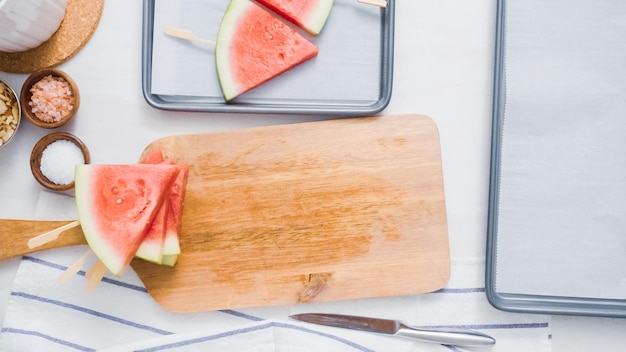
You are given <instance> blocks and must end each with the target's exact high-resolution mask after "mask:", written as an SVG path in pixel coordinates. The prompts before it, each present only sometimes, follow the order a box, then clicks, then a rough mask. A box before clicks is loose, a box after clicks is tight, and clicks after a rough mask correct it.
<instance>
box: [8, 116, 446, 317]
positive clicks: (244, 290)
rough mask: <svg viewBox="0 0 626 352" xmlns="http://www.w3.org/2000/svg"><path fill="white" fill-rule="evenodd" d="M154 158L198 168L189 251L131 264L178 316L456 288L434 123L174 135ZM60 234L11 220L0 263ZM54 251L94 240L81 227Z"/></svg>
mask: <svg viewBox="0 0 626 352" xmlns="http://www.w3.org/2000/svg"><path fill="white" fill-rule="evenodd" d="M156 147H159V148H161V149H162V150H163V154H164V156H165V157H167V158H170V159H173V160H175V162H176V163H179V164H188V165H189V166H190V172H189V178H188V185H187V190H186V196H185V205H184V211H183V224H182V235H181V239H180V240H181V251H182V254H181V256H180V258H179V261H178V263H177V265H176V266H175V267H174V268H168V267H163V266H158V265H154V264H150V263H147V262H144V261H141V260H134V261H133V263H132V267H133V269H134V270H135V271H136V272H137V274H138V275H139V277H140V278H141V279H142V281H143V283H144V284H145V286H146V288H147V290H148V292H149V293H150V295H151V296H152V297H153V298H154V299H155V300H156V301H157V302H158V303H159V304H161V305H162V306H163V307H164V308H166V309H168V310H171V311H177V312H194V311H205V310H216V309H230V308H241V307H250V306H269V305H286V304H296V303H307V302H324V301H334V300H346V299H356V298H366V297H384V296H396V295H409V294H419V293H424V292H430V291H434V290H437V289H439V288H441V287H443V286H444V285H445V283H446V282H447V280H448V278H449V274H450V257H449V247H448V234H447V222H446V207H445V197H444V189H443V179H442V166H441V154H440V146H439V136H438V131H437V127H436V126H435V124H434V123H433V121H432V120H431V119H430V118H428V117H426V116H420V115H400V116H384V117H372V118H358V119H357V118H351V119H342V120H331V121H322V122H311V123H300V124H291V125H280V126H271V127H259V128H252V129H242V130H235V131H230V132H222V133H213V134H198V135H182V136H172V137H166V138H163V139H159V140H157V141H155V142H153V143H151V144H150V145H149V146H148V147H147V148H146V149H145V151H144V153H143V155H145V154H146V153H148V152H150V151H151V150H152V149H153V148H156ZM60 224H62V223H50V222H32V221H29V222H23V221H22V222H15V221H14V220H2V221H0V226H2V228H7V229H9V228H14V229H15V231H8V232H13V233H12V234H11V233H10V234H8V235H7V232H5V233H4V234H3V236H4V237H5V238H4V239H3V240H2V241H3V243H6V242H7V241H8V238H12V240H11V243H13V244H14V245H13V247H17V248H13V249H11V246H8V247H9V249H6V248H5V249H2V250H0V251H4V253H2V252H0V258H4V257H9V256H12V255H17V254H23V253H27V252H28V249H27V248H25V241H26V240H27V239H28V238H30V237H32V236H33V235H34V234H37V233H38V232H35V230H33V229H35V228H36V229H37V231H39V232H42V231H45V229H44V228H45V227H46V226H47V227H48V228H51V226H52V227H54V226H58V225H60ZM27 229H28V230H27ZM6 236H10V237H6ZM55 242H57V244H55ZM55 242H53V243H52V244H50V246H52V247H54V246H63V245H71V244H76V243H84V240H82V234H81V232H80V230H74V231H68V232H66V233H65V234H63V235H61V240H57V241H55Z"/></svg>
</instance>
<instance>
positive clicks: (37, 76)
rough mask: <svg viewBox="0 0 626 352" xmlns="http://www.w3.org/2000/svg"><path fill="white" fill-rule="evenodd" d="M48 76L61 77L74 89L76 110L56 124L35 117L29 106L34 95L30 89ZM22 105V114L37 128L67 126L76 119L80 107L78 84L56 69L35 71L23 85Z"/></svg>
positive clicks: (55, 122)
mask: <svg viewBox="0 0 626 352" xmlns="http://www.w3.org/2000/svg"><path fill="white" fill-rule="evenodd" d="M48 75H52V76H53V77H61V78H63V79H64V80H66V81H67V83H69V85H70V87H71V89H72V96H73V97H74V101H73V103H74V104H73V105H74V108H73V109H72V112H71V113H70V114H69V115H68V116H67V117H65V118H64V119H61V120H59V121H54V122H46V121H43V120H41V119H40V118H38V117H37V116H35V114H33V111H32V108H31V107H30V104H29V102H30V101H31V98H32V96H33V93H31V92H30V88H31V87H32V86H33V85H34V84H35V83H37V82H39V81H40V80H41V79H42V78H44V77H46V76H48ZM20 104H21V105H22V113H23V115H24V117H26V119H27V120H28V121H30V122H31V123H32V124H34V125H35V126H39V127H42V128H57V127H59V126H63V125H64V124H66V123H67V122H68V121H70V120H71V119H72V118H73V117H74V115H76V112H77V111H78V107H79V106H80V92H79V91H78V86H77V85H76V82H74V80H73V79H72V77H70V76H69V75H68V74H67V73H65V72H63V71H61V70H59V69H55V68H44V69H41V70H38V71H35V72H33V73H32V74H31V75H30V76H28V78H27V79H26V81H25V82H24V84H23V85H22V90H21V93H20Z"/></svg>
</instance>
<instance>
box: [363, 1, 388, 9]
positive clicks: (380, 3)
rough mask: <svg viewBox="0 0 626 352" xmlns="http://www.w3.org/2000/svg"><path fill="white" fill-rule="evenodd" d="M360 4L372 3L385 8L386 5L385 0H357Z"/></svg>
mask: <svg viewBox="0 0 626 352" xmlns="http://www.w3.org/2000/svg"><path fill="white" fill-rule="evenodd" d="M358 1H359V2H360V3H361V4H367V5H374V6H378V7H382V8H385V7H387V1H386V0H358Z"/></svg>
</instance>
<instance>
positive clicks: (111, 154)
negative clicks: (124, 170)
mask: <svg viewBox="0 0 626 352" xmlns="http://www.w3.org/2000/svg"><path fill="white" fill-rule="evenodd" d="M495 12H496V1H495V0H485V1H463V0H449V1H441V0H406V1H398V3H397V4H396V28H395V29H396V32H395V39H396V47H395V73H394V86H393V94H392V100H391V103H390V105H389V106H388V108H387V109H385V110H384V111H383V112H382V113H383V114H386V115H389V114H400V113H419V114H425V115H429V116H431V117H432V118H433V119H434V121H435V122H436V124H437V125H438V127H439V130H440V136H441V148H442V158H443V169H444V185H445V192H446V202H447V212H448V227H449V238H450V246H451V255H452V257H453V258H462V257H478V256H484V255H485V241H486V230H487V225H486V224H487V206H488V184H489V175H488V172H489V153H490V133H491V102H492V80H493V56H494V55H493V53H494V29H495ZM141 25H142V2H141V1H126V0H108V1H106V3H105V7H104V13H103V15H102V18H101V21H100V24H99V26H98V29H97V30H96V32H95V34H94V36H93V37H92V39H91V40H90V41H89V43H88V44H87V45H86V46H85V47H84V49H83V50H81V51H80V52H79V53H78V54H77V55H76V56H75V57H73V58H72V59H71V60H69V61H68V62H67V63H65V64H63V65H61V67H60V68H61V69H63V70H65V71H66V72H68V73H70V75H72V77H73V78H74V79H75V80H76V82H77V83H78V85H79V87H80V89H81V106H80V110H79V114H78V115H77V117H76V120H75V121H73V122H72V123H71V124H70V125H69V126H66V127H63V128H62V130H67V131H69V132H72V133H74V134H75V135H77V136H78V137H79V138H81V139H82V140H83V141H84V142H85V143H86V144H87V145H88V147H89V148H90V151H91V154H92V162H94V163H125V162H128V163H131V162H135V161H136V159H137V157H138V155H139V154H140V153H141V151H142V150H143V148H144V147H145V146H146V145H148V144H149V143H150V142H151V141H152V140H154V139H156V138H159V137H162V136H166V135H172V134H182V133H192V132H213V131H224V130H231V129H235V128H241V127H252V126H260V125H271V124H283V123H294V122H304V121H311V120H319V119H323V118H324V117H323V116H319V117H315V116H309V117H298V116H274V115H271V116H270V115H226V114H211V113H189V112H170V111H162V110H157V109H154V108H152V107H150V106H149V105H148V104H147V103H146V102H145V100H144V98H143V96H142V92H141V35H142V32H141ZM0 78H2V79H3V80H6V81H7V82H8V83H10V84H12V85H13V86H14V87H21V84H22V82H23V81H24V80H25V79H26V75H18V74H8V73H4V72H0ZM47 132H49V131H44V130H41V129H37V128H35V127H34V126H32V125H30V124H29V123H26V122H25V123H23V124H22V125H21V127H20V129H19V131H18V135H17V137H16V140H15V141H13V142H11V144H9V145H8V146H7V147H6V148H4V149H2V150H0V170H2V172H0V216H1V217H2V218H18V219H29V218H33V217H34V211H35V205H36V202H37V199H38V195H39V192H40V191H41V188H40V186H39V185H38V184H37V183H36V182H35V181H34V179H33V178H32V176H31V174H30V169H29V161H28V160H29V155H30V150H31V148H32V146H33V145H34V143H35V142H36V141H37V140H38V139H39V138H40V137H41V136H43V135H44V134H46V133H47ZM16 268H17V261H16V260H8V261H5V262H2V263H0V321H1V320H2V318H3V316H4V313H5V310H6V305H7V302H8V297H9V292H10V285H11V281H12V278H13V275H14V274H15V271H16ZM552 329H553V336H552V341H553V343H552V347H553V351H555V352H560V351H568V352H575V351H589V350H598V349H601V350H603V351H621V350H623V348H624V347H623V346H624V345H626V334H625V333H624V331H626V320H624V319H607V318H592V317H567V316H565V317H559V316H556V317H554V318H553V320H552Z"/></svg>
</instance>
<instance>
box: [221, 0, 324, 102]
mask: <svg viewBox="0 0 626 352" xmlns="http://www.w3.org/2000/svg"><path fill="white" fill-rule="evenodd" d="M318 51H319V49H318V48H317V46H316V45H315V44H313V43H311V42H310V41H308V40H307V39H306V38H304V37H303V36H301V35H300V34H298V33H297V32H296V31H295V30H294V29H293V28H291V27H289V26H288V25H287V24H285V23H283V22H282V21H281V20H279V19H277V18H276V17H274V16H273V15H272V14H271V13H270V12H268V11H267V10H265V9H263V8H262V7H261V6H259V5H257V4H255V3H253V2H251V1H249V0H232V1H231V2H230V4H229V5H228V9H227V10H226V13H225V14H224V17H223V18H222V22H221V24H220V28H219V31H218V34H217V41H216V46H215V57H216V66H217V74H218V77H219V81H220V86H221V88H222V93H223V95H224V99H225V100H226V101H230V100H232V99H234V98H235V97H237V96H239V95H241V94H243V93H245V92H247V91H249V90H251V89H253V88H255V87H258V86H259V85H261V84H263V83H265V82H267V81H268V80H270V79H272V78H274V77H276V76H278V75H280V74H281V73H283V72H286V71H288V70H290V69H292V68H294V67H295V66H297V65H300V64H302V63H303V62H305V61H307V60H309V59H311V58H313V57H315V56H317V54H318Z"/></svg>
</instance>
